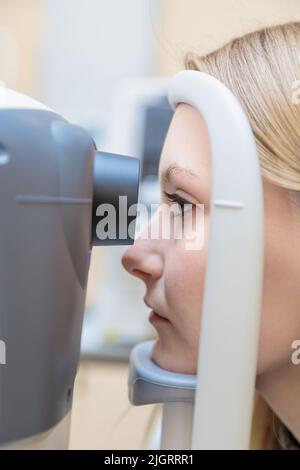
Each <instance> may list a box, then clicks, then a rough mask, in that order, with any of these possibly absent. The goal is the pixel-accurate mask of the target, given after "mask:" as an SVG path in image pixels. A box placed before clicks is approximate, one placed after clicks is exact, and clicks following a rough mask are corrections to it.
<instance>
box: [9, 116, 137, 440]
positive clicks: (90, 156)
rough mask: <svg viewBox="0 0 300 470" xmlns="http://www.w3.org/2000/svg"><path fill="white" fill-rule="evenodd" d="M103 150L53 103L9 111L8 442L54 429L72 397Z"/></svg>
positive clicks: (68, 406)
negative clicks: (52, 108) (98, 160)
mask: <svg viewBox="0 0 300 470" xmlns="http://www.w3.org/2000/svg"><path fill="white" fill-rule="evenodd" d="M95 152H96V150H95V146H94V143H93V141H92V139H91V137H90V136H89V135H88V134H87V133H86V132H85V131H84V130H83V129H81V128H79V127H77V126H73V125H71V124H69V123H68V122H66V121H65V120H64V119H62V118H61V117H60V116H58V115H57V114H55V113H53V112H50V111H45V110H21V109H10V110H0V153H1V156H2V157H1V160H0V217H1V219H0V220H1V227H0V340H1V341H2V342H5V346H6V364H5V365H0V444H3V443H7V442H9V441H13V440H18V439H23V438H26V437H29V436H33V435H37V434H39V433H41V432H44V431H46V430H48V429H50V428H51V427H52V426H54V425H56V424H57V423H58V422H59V421H61V419H62V418H63V417H64V416H66V414H67V413H68V412H69V411H70V408H71V406H72V393H73V385H74V379H75V375H76V370H77V364H78V359H79V352H80V337H81V328H82V319H83V312H84V304H85V297H86V285H87V277H88V268H89V260H90V254H91V245H92V207H93V184H94V181H95V178H94V157H95ZM136 177H137V175H136V173H135V178H136ZM131 181H132V182H133V181H135V182H134V183H132V184H134V190H135V191H136V193H137V187H138V180H131ZM96 183H97V184H101V178H99V175H98V178H97V179H96ZM118 187H119V186H118V185H116V187H115V189H117V188H118ZM135 202H137V201H135Z"/></svg>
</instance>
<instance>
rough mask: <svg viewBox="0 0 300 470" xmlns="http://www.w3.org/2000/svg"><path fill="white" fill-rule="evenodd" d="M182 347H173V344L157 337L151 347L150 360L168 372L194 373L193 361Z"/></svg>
mask: <svg viewBox="0 0 300 470" xmlns="http://www.w3.org/2000/svg"><path fill="white" fill-rule="evenodd" d="M182 349H183V348H180V347H178V348H175V351H174V344H172V345H171V344H170V345H168V344H164V342H163V341H162V340H161V339H160V338H158V339H157V340H156V341H155V343H154V346H153V348H152V355H151V357H152V360H153V361H154V362H155V363H156V364H157V365H158V367H161V368H162V369H166V370H168V371H170V372H176V373H178V374H195V373H196V370H197V368H196V366H195V364H194V361H192V360H191V359H190V358H188V357H187V356H186V353H184V352H183V351H182Z"/></svg>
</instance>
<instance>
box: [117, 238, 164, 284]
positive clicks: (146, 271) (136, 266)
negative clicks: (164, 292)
mask: <svg viewBox="0 0 300 470" xmlns="http://www.w3.org/2000/svg"><path fill="white" fill-rule="evenodd" d="M122 265H123V266H124V268H125V269H126V270H127V271H128V272H129V273H130V274H132V275H133V276H136V277H138V278H140V279H142V280H143V281H145V282H147V281H153V280H157V279H159V278H160V277H161V275H162V272H163V260H162V257H161V255H160V254H159V253H158V252H154V251H153V250H151V248H150V247H149V242H147V241H145V240H140V239H137V240H136V241H135V243H134V245H131V246H130V247H129V248H127V250H126V251H125V252H124V254H123V256H122Z"/></svg>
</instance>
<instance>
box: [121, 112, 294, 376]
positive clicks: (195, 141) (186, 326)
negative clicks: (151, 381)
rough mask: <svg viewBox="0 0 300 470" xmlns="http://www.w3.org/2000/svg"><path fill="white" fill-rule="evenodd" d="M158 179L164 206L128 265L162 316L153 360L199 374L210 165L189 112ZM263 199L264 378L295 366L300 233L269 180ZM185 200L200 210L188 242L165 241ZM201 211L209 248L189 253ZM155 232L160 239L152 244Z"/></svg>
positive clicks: (174, 128)
mask: <svg viewBox="0 0 300 470" xmlns="http://www.w3.org/2000/svg"><path fill="white" fill-rule="evenodd" d="M159 178H160V184H161V193H162V196H161V205H160V207H159V209H158V210H157V212H156V213H155V214H154V216H153V217H152V219H151V220H150V222H149V224H148V226H146V227H145V229H144V232H143V233H142V234H140V236H139V238H138V239H137V240H136V241H135V243H134V245H132V246H130V247H129V248H128V249H127V250H126V252H125V253H124V255H123V258H122V263H123V266H124V267H125V269H127V271H128V272H129V273H130V274H132V275H133V276H136V277H139V278H140V279H141V280H142V281H143V282H144V283H145V286H146V295H145V297H144V301H145V303H146V305H148V306H149V308H151V309H152V310H153V311H154V312H156V314H153V313H152V314H151V315H150V320H151V323H152V324H153V326H154V327H155V329H156V330H157V335H158V338H157V341H156V342H155V346H154V348H153V353H152V357H153V360H154V361H155V362H156V363H157V364H158V365H159V366H160V367H162V368H164V369H168V370H171V371H175V372H181V373H195V372H196V370H197V359H198V347H199V335H200V326H201V310H202V301H203V293H204V276H205V265H206V257H207V248H208V238H209V222H210V190H211V162H210V142H209V137H208V132H207V128H206V125H205V122H204V120H203V118H202V116H201V115H200V114H199V112H198V111H196V110H195V109H194V108H192V107H191V106H189V105H186V104H180V105H179V106H178V107H177V109H176V112H175V114H174V117H173V119H172V122H171V125H170V128H169V131H168V134H167V137H166V140H165V144H164V147H163V150H162V154H161V159H160V167H159ZM166 194H167V195H169V196H167V195H166ZM170 195H171V196H170ZM174 195H175V196H174ZM264 197H265V201H264V202H265V271H264V285H263V306H262V323H261V335H260V350H259V360H258V373H263V372H266V371H269V370H271V369H273V368H276V367H278V366H280V365H282V364H284V363H286V362H287V361H289V360H290V357H291V353H292V349H291V345H292V342H293V341H294V340H295V339H299V338H300V289H299V279H300V277H299V276H300V263H299V259H298V253H297V249H296V247H297V244H298V243H299V242H298V241H299V240H300V229H299V227H298V225H297V223H296V222H295V220H296V219H295V218H294V212H293V210H292V205H291V203H290V199H289V196H288V193H287V192H286V191H284V190H281V189H279V188H278V187H275V186H273V185H271V184H270V183H268V182H266V181H264ZM178 198H179V199H180V204H182V203H186V204H193V207H192V210H190V211H188V212H185V213H184V217H185V219H184V221H185V222H184V223H185V224H186V226H187V229H186V230H185V231H184V237H182V238H181V239H177V238H175V237H171V238H169V239H166V237H164V236H162V231H161V227H160V224H161V223H164V222H161V221H163V220H164V213H165V212H166V211H167V207H168V206H167V205H171V204H174V199H175V200H177V201H178ZM197 204H201V205H204V206H202V208H203V207H204V211H203V212H202V215H203V216H204V217H203V219H202V220H204V231H203V234H204V239H203V246H202V247H201V248H197V249H187V239H188V236H189V233H188V232H189V231H191V230H192V227H194V226H195V225H193V224H194V222H193V223H189V222H191V221H192V220H193V221H194V220H195V215H196V214H198V210H199V208H198V206H196V205H197ZM157 227H159V228H158V232H156V229H157ZM145 233H146V236H145ZM151 233H159V234H160V236H159V237H152V238H151V236H150V234H151Z"/></svg>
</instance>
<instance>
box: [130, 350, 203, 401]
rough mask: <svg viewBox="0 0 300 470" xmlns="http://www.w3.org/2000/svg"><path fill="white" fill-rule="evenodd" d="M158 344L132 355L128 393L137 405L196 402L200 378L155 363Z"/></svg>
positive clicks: (133, 352) (134, 351)
mask: <svg viewBox="0 0 300 470" xmlns="http://www.w3.org/2000/svg"><path fill="white" fill-rule="evenodd" d="M153 345H154V341H147V342H145V343H140V344H138V345H137V346H135V347H134V348H133V350H132V351H131V355H130V364H129V377H128V392H129V400H130V402H131V403H132V404H133V405H136V406H139V405H148V404H151V403H169V402H182V403H190V402H193V401H194V396H195V389H196V383H197V376H196V375H192V374H177V373H175V372H170V371H168V370H165V369H161V368H160V367H158V365H157V364H156V363H155V362H154V361H153V360H152V358H151V353H152V348H153Z"/></svg>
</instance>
